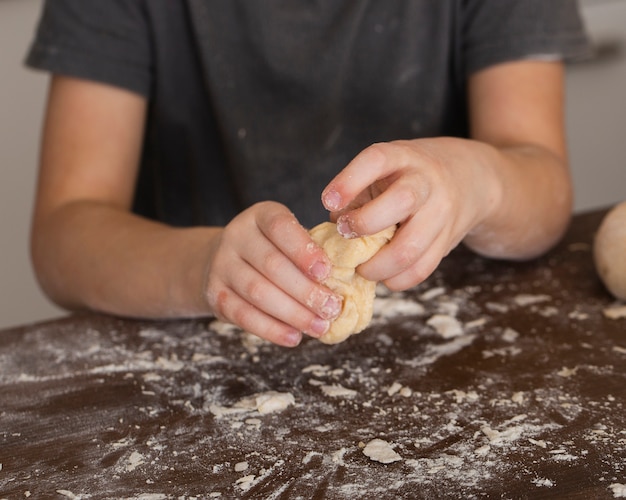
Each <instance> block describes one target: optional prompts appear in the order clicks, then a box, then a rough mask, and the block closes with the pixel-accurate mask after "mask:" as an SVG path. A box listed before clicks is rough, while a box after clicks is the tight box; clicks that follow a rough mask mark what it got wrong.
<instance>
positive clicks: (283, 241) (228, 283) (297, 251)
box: [204, 202, 342, 346]
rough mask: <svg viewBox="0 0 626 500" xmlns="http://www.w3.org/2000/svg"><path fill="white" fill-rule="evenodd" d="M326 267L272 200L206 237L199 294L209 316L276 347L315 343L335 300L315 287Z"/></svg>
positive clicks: (307, 239) (307, 238)
mask: <svg viewBox="0 0 626 500" xmlns="http://www.w3.org/2000/svg"><path fill="white" fill-rule="evenodd" d="M330 270H331V263H330V261H329V260H328V257H327V256H326V254H325V253H324V251H323V250H322V249H321V248H320V247H319V246H317V245H316V244H315V243H314V242H313V241H312V239H311V237H310V236H309V233H308V231H307V230H306V229H305V228H304V227H302V226H301V225H300V224H299V223H298V221H297V220H296V218H295V216H294V215H293V214H292V213H291V212H290V211H289V210H288V209H287V208H286V207H285V206H283V205H281V204H279V203H275V202H262V203H258V204H256V205H254V206H252V207H250V208H249V209H247V210H245V211H243V212H242V213H240V214H239V215H238V216H237V217H235V218H234V219H233V220H232V221H231V222H230V223H229V224H228V225H227V226H226V227H224V228H223V229H222V230H221V231H220V232H219V233H218V234H217V235H216V236H215V237H214V239H213V242H212V243H211V250H210V254H209V263H208V267H207V270H206V276H205V280H204V282H205V285H204V293H205V295H206V299H207V301H208V303H209V306H210V308H211V310H212V311H213V313H214V314H215V315H216V316H217V317H218V318H219V319H221V320H224V321H228V322H230V323H234V324H236V325H238V326H239V327H241V328H243V329H245V330H247V331H248V332H250V333H253V334H255V335H258V336H259V337H262V338H264V339H267V340H269V341H271V342H274V343H276V344H280V345H284V346H296V345H298V343H299V342H300V341H301V339H302V333H301V332H304V333H306V334H308V335H310V336H312V337H316V338H317V337H320V336H321V335H323V334H324V333H325V332H326V331H327V330H328V328H329V326H330V322H331V321H332V320H333V319H334V318H336V317H337V316H338V315H339V313H340V311H341V301H342V298H341V297H339V296H337V295H335V294H334V293H333V292H332V291H330V290H329V289H328V288H326V287H324V286H322V285H321V284H320V283H321V282H322V281H323V280H324V279H325V278H326V277H327V276H328V275H329V274H330Z"/></svg>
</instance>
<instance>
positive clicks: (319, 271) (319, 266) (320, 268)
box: [309, 260, 330, 281]
mask: <svg viewBox="0 0 626 500" xmlns="http://www.w3.org/2000/svg"><path fill="white" fill-rule="evenodd" d="M309 272H310V273H311V276H313V277H314V278H315V279H316V280H317V281H323V280H324V279H326V278H327V277H328V275H329V274H330V267H329V266H327V265H326V264H325V263H324V262H321V261H319V260H318V261H316V262H315V263H313V265H312V266H311V267H310V268H309Z"/></svg>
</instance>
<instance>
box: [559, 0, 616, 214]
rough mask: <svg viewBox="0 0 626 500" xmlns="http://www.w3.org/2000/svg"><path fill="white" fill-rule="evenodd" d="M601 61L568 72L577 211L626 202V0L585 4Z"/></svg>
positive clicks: (589, 0) (593, 0)
mask: <svg viewBox="0 0 626 500" xmlns="http://www.w3.org/2000/svg"><path fill="white" fill-rule="evenodd" d="M581 5H582V6H583V13H584V18H585V22H586V25H587V30H588V32H589V34H590V36H591V38H592V40H593V43H594V45H595V46H596V49H597V56H596V57H595V58H594V59H592V60H590V61H587V62H583V63H579V64H573V65H570V66H569V67H568V71H567V112H568V116H567V126H568V134H569V150H570V158H571V165H572V171H573V176H574V188H575V195H576V210H578V211H580V210H586V209H589V208H594V207H603V206H607V205H609V204H611V205H612V204H614V203H616V202H618V201H622V200H626V1H625V0H583V1H582V3H581Z"/></svg>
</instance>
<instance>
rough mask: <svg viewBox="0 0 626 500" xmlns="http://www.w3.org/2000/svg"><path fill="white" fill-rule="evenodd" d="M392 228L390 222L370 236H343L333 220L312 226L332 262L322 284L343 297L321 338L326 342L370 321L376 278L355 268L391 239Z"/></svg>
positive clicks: (359, 328)
mask: <svg viewBox="0 0 626 500" xmlns="http://www.w3.org/2000/svg"><path fill="white" fill-rule="evenodd" d="M395 230H396V228H395V226H393V227H390V228H387V229H385V230H384V231H381V232H380V233H376V234H373V235H371V236H363V237H360V238H344V237H343V236H341V235H340V234H339V232H338V231H337V225H336V224H333V223H332V222H323V223H322V224H320V225H318V226H315V227H314V228H313V229H311V231H310V234H311V238H312V239H313V241H315V243H317V244H318V245H319V246H320V247H322V249H323V250H324V251H325V252H326V255H328V258H329V259H330V260H331V262H332V264H333V269H332V271H331V274H330V276H329V277H328V278H327V279H326V280H325V281H324V283H323V284H324V285H326V286H327V287H328V288H330V289H331V290H333V291H334V292H335V293H337V294H339V295H341V296H342V297H343V307H342V309H341V314H340V315H339V316H338V317H337V318H336V319H335V320H334V321H333V322H332V324H331V326H330V329H329V330H328V332H326V333H325V334H324V335H323V336H322V337H321V338H320V340H321V341H322V342H324V343H325V344H336V343H338V342H342V341H343V340H345V339H347V338H348V337H349V336H350V335H353V334H355V333H359V332H361V331H363V330H364V329H365V328H366V327H367V325H369V323H370V321H371V319H372V314H373V312H374V297H375V295H376V282H374V281H368V280H366V279H365V278H363V277H362V276H361V275H359V274H358V273H357V272H356V271H355V269H356V268H357V267H358V266H359V265H360V264H362V263H363V262H366V261H368V260H369V259H370V258H372V257H373V256H374V254H376V252H378V251H379V250H380V249H381V248H382V247H383V245H385V244H386V243H387V242H388V241H389V240H390V239H391V237H392V236H393V234H394V232H395Z"/></svg>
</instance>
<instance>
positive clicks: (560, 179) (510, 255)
mask: <svg viewBox="0 0 626 500" xmlns="http://www.w3.org/2000/svg"><path fill="white" fill-rule="evenodd" d="M478 149H479V150H480V153H478V161H480V162H481V164H482V167H483V168H485V169H487V170H488V171H489V172H490V174H488V175H490V178H491V179H493V180H494V181H495V191H494V192H495V193H496V194H495V195H494V203H493V204H492V206H491V208H490V210H489V212H488V214H487V215H486V217H485V218H484V219H483V220H482V221H481V222H480V223H479V224H477V225H476V226H475V227H474V229H472V230H471V231H470V232H469V233H468V235H467V236H466V238H465V239H464V243H465V244H466V245H467V246H468V247H470V248H471V249H472V250H474V251H476V252H477V253H480V254H482V255H486V256H489V257H494V258H507V259H526V258H532V257H535V256H538V255H540V254H541V253H543V252H545V251H547V250H548V249H549V248H551V247H552V246H553V245H554V244H556V242H558V240H559V239H560V238H561V236H562V235H563V233H564V231H565V229H566V228H567V225H568V223H569V220H570V216H571V211H572V187H571V180H570V175H569V170H568V167H567V164H566V160H565V159H563V158H562V157H561V156H559V155H557V154H554V153H552V152H551V151H549V150H548V149H546V148H544V147H541V146H535V145H520V146H510V147H501V148H496V147H491V146H488V145H479V146H478Z"/></svg>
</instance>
